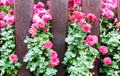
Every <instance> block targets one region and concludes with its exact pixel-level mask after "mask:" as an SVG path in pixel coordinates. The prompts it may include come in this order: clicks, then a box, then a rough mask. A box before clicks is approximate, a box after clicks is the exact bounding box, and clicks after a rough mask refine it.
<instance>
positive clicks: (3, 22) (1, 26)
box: [0, 20, 5, 28]
mask: <svg viewBox="0 0 120 76" xmlns="http://www.w3.org/2000/svg"><path fill="white" fill-rule="evenodd" d="M3 27H5V21H3V20H0V28H3Z"/></svg>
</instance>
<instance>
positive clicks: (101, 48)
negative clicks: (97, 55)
mask: <svg viewBox="0 0 120 76" xmlns="http://www.w3.org/2000/svg"><path fill="white" fill-rule="evenodd" d="M99 51H100V52H101V53H102V54H107V53H108V48H107V47H106V46H100V48H99Z"/></svg>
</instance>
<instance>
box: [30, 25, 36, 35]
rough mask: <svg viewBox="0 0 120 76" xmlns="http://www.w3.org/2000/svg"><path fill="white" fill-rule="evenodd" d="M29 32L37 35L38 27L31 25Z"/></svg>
mask: <svg viewBox="0 0 120 76" xmlns="http://www.w3.org/2000/svg"><path fill="white" fill-rule="evenodd" d="M29 33H30V34H32V35H35V34H37V29H36V28H35V27H31V28H30V29H29Z"/></svg>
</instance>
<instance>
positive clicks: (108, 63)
mask: <svg viewBox="0 0 120 76" xmlns="http://www.w3.org/2000/svg"><path fill="white" fill-rule="evenodd" d="M103 62H104V64H106V65H110V64H112V59H111V58H110V57H105V58H104V59H103Z"/></svg>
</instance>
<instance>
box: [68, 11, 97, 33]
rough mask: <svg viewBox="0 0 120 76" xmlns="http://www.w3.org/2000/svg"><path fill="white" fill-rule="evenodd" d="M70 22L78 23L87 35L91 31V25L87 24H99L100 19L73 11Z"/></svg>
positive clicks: (89, 14)
mask: <svg viewBox="0 0 120 76" xmlns="http://www.w3.org/2000/svg"><path fill="white" fill-rule="evenodd" d="M69 19H70V22H72V23H73V22H76V21H77V22H78V24H79V25H81V27H82V30H83V31H84V32H86V33H88V32H90V30H91V27H92V26H91V25H90V24H88V23H86V21H89V22H98V18H97V17H96V16H95V15H94V14H92V13H88V14H85V13H82V12H78V11H73V12H72V15H71V16H70V18H69Z"/></svg>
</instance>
